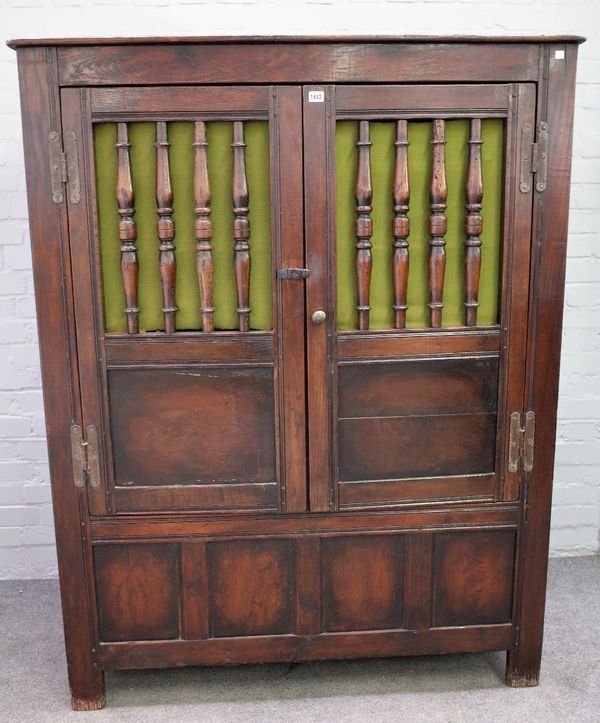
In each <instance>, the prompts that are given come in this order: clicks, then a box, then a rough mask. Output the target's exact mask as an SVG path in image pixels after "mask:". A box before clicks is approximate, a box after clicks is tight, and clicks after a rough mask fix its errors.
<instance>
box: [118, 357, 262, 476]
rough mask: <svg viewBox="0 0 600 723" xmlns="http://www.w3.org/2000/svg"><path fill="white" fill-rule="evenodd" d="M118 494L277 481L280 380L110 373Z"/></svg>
mask: <svg viewBox="0 0 600 723" xmlns="http://www.w3.org/2000/svg"><path fill="white" fill-rule="evenodd" d="M109 396H110V407H111V421H112V435H113V449H114V460H115V481H116V485H117V486H136V485H143V486H149V485H150V486H151V485H166V484H170V485H185V484H218V483H238V484H239V483H250V482H255V483H257V482H258V483H263V482H264V483H269V482H273V481H275V433H274V408H273V406H274V402H273V372H272V370H271V369H268V368H258V369H248V368H244V369H239V370H231V369H223V370H221V369H201V370H195V369H194V368H184V369H138V370H121V369H119V370H113V371H111V372H110V373H109Z"/></svg>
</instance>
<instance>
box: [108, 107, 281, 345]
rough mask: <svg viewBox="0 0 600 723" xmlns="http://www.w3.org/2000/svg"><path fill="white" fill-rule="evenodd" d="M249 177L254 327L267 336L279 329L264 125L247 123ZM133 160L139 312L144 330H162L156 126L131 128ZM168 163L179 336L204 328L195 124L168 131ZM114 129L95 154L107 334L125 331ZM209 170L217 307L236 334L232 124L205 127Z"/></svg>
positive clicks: (223, 324)
mask: <svg viewBox="0 0 600 723" xmlns="http://www.w3.org/2000/svg"><path fill="white" fill-rule="evenodd" d="M244 129H245V141H246V144H247V147H246V174H247V179H248V191H249V197H250V203H249V217H250V230H251V233H250V256H251V271H250V307H251V313H250V327H251V328H252V329H260V330H269V329H272V326H273V311H272V296H271V292H272V276H273V274H272V267H271V234H270V226H271V210H270V198H269V177H270V164H269V131H268V123H267V122H265V121H251V122H246V123H245V124H244ZM128 130H129V142H130V144H131V149H130V159H131V173H132V180H133V188H134V193H135V202H134V203H135V221H136V224H137V235H138V238H137V249H138V262H139V285H138V305H139V307H140V331H154V330H158V329H163V328H164V324H163V315H162V311H161V308H162V300H161V285H160V273H159V267H158V239H157V236H156V219H157V216H156V197H155V173H156V170H155V169H156V151H155V149H154V141H155V126H154V124H153V123H130V124H129V125H128ZM168 134H169V142H170V144H171V146H170V149H169V163H170V171H171V184H172V188H173V218H174V220H175V248H176V251H175V253H176V259H177V278H176V300H177V307H178V311H177V329H179V330H186V329H189V330H197V329H200V327H201V321H200V311H199V306H200V297H199V288H198V277H197V275H196V260H195V249H196V240H195V237H194V223H195V215H194V198H193V171H194V154H193V149H192V142H193V137H194V127H193V123H190V122H172V123H169V125H168ZM116 140H117V131H116V124H114V123H101V124H97V125H96V126H95V130H94V147H95V163H96V189H97V199H98V224H99V237H100V255H101V266H102V280H103V289H104V313H105V329H106V331H107V332H124V331H126V330H127V322H126V318H125V313H124V311H123V309H124V307H125V297H124V293H123V286H122V282H121V272H120V250H119V248H120V243H119V237H118V221H119V217H118V213H117V208H118V207H117V202H116V199H115V182H116V176H117V154H116V150H115V143H116ZM207 140H208V144H209V146H208V169H209V178H210V183H211V190H212V222H213V234H214V235H213V258H214V265H215V278H214V307H215V315H214V321H215V328H216V329H222V330H226V329H236V328H237V314H236V290H235V275H234V268H233V256H234V251H233V246H234V241H233V236H232V227H233V210H232V201H231V177H232V166H233V154H232V149H231V145H230V144H231V141H232V127H231V123H228V122H220V121H218V122H210V123H208V124H207Z"/></svg>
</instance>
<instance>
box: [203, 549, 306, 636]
mask: <svg viewBox="0 0 600 723" xmlns="http://www.w3.org/2000/svg"><path fill="white" fill-rule="evenodd" d="M292 570H293V564H292V543H291V541H290V540H239V541H232V542H215V543H211V544H210V545H209V547H208V573H209V580H210V612H209V618H210V631H211V637H231V636H236V635H281V634H285V633H292V632H293V630H294V618H295V616H294V610H293V600H294V584H295V583H294V578H293V572H292Z"/></svg>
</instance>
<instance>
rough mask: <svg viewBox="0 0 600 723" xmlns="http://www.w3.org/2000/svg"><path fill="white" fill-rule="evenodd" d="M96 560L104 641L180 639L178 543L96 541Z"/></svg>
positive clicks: (101, 630) (97, 589)
mask: <svg viewBox="0 0 600 723" xmlns="http://www.w3.org/2000/svg"><path fill="white" fill-rule="evenodd" d="M94 563H95V575H96V596H97V599H98V615H99V618H100V639H101V640H102V641H105V642H109V641H119V640H161V639H168V638H177V637H179V545H171V544H147V545H121V544H114V545H97V546H96V547H95V548H94ZM82 594H83V591H82Z"/></svg>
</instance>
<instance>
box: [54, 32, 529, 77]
mask: <svg viewBox="0 0 600 723" xmlns="http://www.w3.org/2000/svg"><path fill="white" fill-rule="evenodd" d="M423 58H427V61H426V62H424V61H423ZM538 59H539V47H538V45H537V44H536V43H535V39H534V40H532V41H531V42H523V43H511V44H505V45H502V44H497V43H495V42H493V41H490V39H489V38H488V42H481V43H478V44H477V45H473V44H470V43H469V42H465V43H458V42H456V43H452V44H445V43H443V42H439V39H438V40H436V42H429V43H427V42H425V43H419V44H407V45H404V46H403V45H394V44H393V43H385V42H383V43H382V42H377V41H374V42H362V43H354V42H339V43H337V42H336V43H330V44H326V43H318V42H306V43H304V44H300V43H290V44H286V43H271V42H268V41H267V42H264V43H257V44H256V45H248V44H244V43H235V42H230V43H224V44H219V43H208V44H205V45H203V44H195V43H191V42H190V43H185V42H181V43H180V44H178V45H171V46H170V45H168V44H162V43H161V44H156V45H153V46H137V45H136V46H129V47H128V46H119V45H108V46H104V47H101V46H98V47H84V46H75V47H63V48H59V49H58V61H59V78H60V82H61V84H62V85H78V86H81V85H168V84H178V85H180V84H185V83H192V84H193V83H197V82H198V80H199V78H198V68H202V77H201V81H202V82H203V83H207V84H210V83H222V84H228V83H233V84H243V83H264V82H265V81H267V82H269V83H365V82H366V83H419V82H422V83H427V82H432V83H446V82H458V83H461V82H465V80H468V81H469V82H501V81H508V82H511V81H536V80H537V79H538V73H539V69H538Z"/></svg>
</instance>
